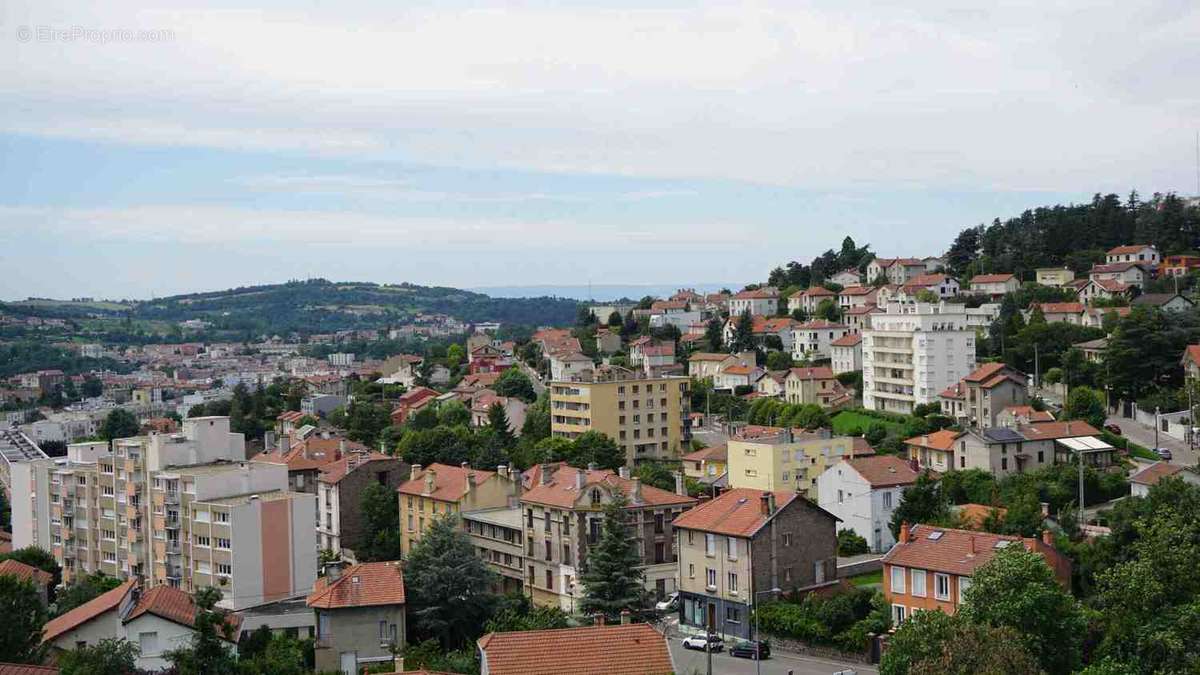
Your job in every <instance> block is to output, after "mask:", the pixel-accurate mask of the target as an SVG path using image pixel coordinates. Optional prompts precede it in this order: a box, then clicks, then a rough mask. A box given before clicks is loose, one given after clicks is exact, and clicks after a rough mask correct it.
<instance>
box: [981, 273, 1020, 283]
mask: <svg viewBox="0 0 1200 675" xmlns="http://www.w3.org/2000/svg"><path fill="white" fill-rule="evenodd" d="M1012 278H1013V275H1011V274H976V275H975V276H973V277H971V285H975V284H1002V283H1004V282H1006V281H1008V280H1009V279H1012Z"/></svg>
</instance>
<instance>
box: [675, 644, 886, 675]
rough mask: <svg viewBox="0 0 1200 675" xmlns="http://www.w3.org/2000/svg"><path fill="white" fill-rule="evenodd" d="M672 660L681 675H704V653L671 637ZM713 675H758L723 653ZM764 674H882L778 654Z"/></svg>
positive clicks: (857, 666) (751, 667) (715, 662)
mask: <svg viewBox="0 0 1200 675" xmlns="http://www.w3.org/2000/svg"><path fill="white" fill-rule="evenodd" d="M667 642H668V643H669V644H670V646H671V658H673V659H674V660H675V672H676V673H677V674H678V675H705V673H707V672H708V671H707V669H706V663H705V658H706V656H705V654H704V652H700V651H693V650H690V649H684V648H683V641H682V640H680V639H678V638H670V639H668V640H667ZM712 662H713V669H712V671H713V675H726V674H728V675H755V673H756V672H757V671H756V670H755V663H754V661H752V660H750V659H737V658H734V657H732V656H729V655H727V654H725V653H724V652H721V653H718V654H713V657H712ZM760 665H761V666H762V670H761V672H762V673H763V675H788V673H791V675H832V674H833V673H838V672H842V671H846V670H849V671H853V672H856V673H859V674H860V675H876V674H877V673H878V672H879V671H878V670H876V669H875V668H873V667H871V666H866V665H861V664H847V663H837V662H834V661H827V660H825V659H818V658H814V657H808V656H798V655H794V654H784V653H779V652H775V653H773V654H771V658H769V659H765V660H763V662H762V663H761V664H760Z"/></svg>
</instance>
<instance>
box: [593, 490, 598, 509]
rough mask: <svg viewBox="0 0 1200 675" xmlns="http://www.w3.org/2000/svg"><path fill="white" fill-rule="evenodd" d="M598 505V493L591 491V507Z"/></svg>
mask: <svg viewBox="0 0 1200 675" xmlns="http://www.w3.org/2000/svg"><path fill="white" fill-rule="evenodd" d="M599 505H600V491H599V490H595V489H593V490H592V506H599Z"/></svg>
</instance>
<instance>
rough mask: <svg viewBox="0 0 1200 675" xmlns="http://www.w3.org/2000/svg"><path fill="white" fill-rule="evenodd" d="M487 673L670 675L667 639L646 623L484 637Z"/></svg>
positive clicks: (519, 674) (672, 669)
mask: <svg viewBox="0 0 1200 675" xmlns="http://www.w3.org/2000/svg"><path fill="white" fill-rule="evenodd" d="M477 644H478V645H479V649H480V650H481V651H482V652H483V659H484V661H485V662H486V664H487V671H488V673H490V674H491V675H671V673H672V672H674V670H675V667H674V665H673V664H672V663H671V654H670V652H669V651H668V650H667V641H666V639H665V638H664V637H663V636H662V635H661V634H660V633H659V632H658V631H656V630H654V627H653V626H651V625H650V624H646V623H634V624H628V625H616V626H583V627H579V628H560V629H556V630H529V631H519V632H513V633H488V634H487V635H484V636H483V637H481V638H479V642H478V643H477Z"/></svg>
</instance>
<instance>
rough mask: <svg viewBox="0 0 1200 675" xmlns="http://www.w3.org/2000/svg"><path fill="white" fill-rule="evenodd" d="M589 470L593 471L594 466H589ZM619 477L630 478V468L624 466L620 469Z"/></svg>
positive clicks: (618, 470) (618, 471)
mask: <svg viewBox="0 0 1200 675" xmlns="http://www.w3.org/2000/svg"><path fill="white" fill-rule="evenodd" d="M588 468H589V469H591V468H592V466H591V465H590V464H589V465H588ZM617 475H619V476H621V478H629V467H627V466H622V467H620V468H618V469H617Z"/></svg>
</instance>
